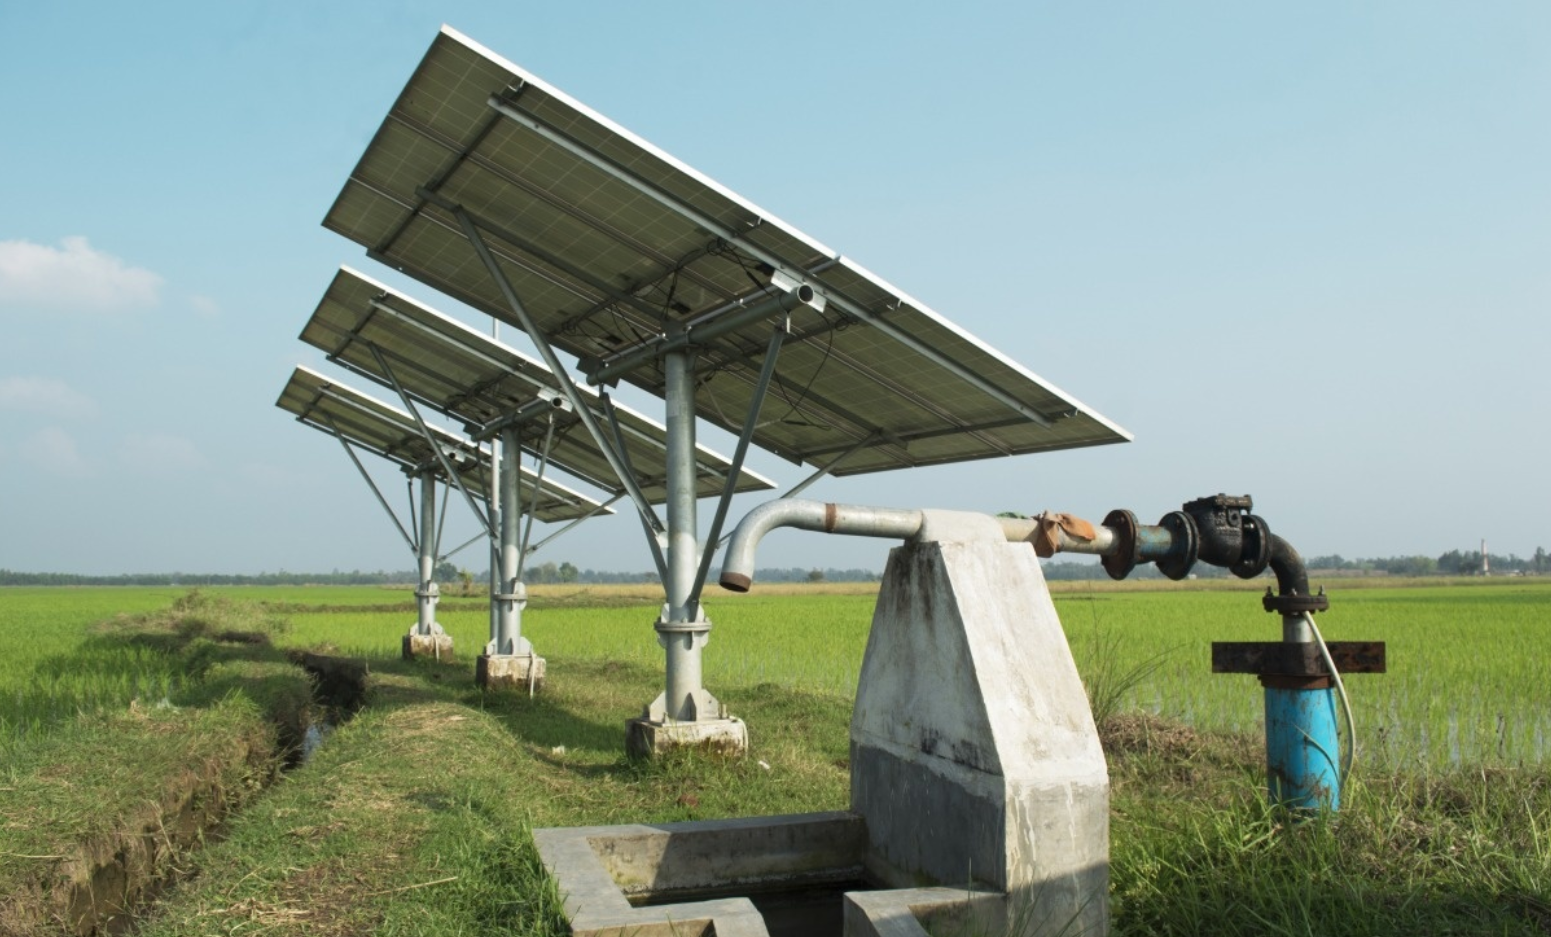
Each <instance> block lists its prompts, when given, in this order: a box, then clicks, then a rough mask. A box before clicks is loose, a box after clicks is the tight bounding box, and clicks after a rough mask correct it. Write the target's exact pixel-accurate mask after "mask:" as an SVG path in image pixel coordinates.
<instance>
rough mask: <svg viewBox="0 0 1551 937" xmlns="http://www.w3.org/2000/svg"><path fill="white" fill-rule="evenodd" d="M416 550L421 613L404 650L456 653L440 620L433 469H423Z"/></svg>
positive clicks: (407, 653)
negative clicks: (438, 612) (437, 611)
mask: <svg viewBox="0 0 1551 937" xmlns="http://www.w3.org/2000/svg"><path fill="white" fill-rule="evenodd" d="M419 534H420V536H419V541H418V542H417V543H416V544H415V554H416V556H417V557H418V559H419V563H420V570H419V573H420V582H419V584H418V585H417V586H416V587H415V605H416V607H417V608H418V610H419V615H418V617H417V620H416V621H415V624H414V626H413V627H411V628H410V629H409V634H406V635H404V643H403V650H402V653H403V655H404V657H405V659H408V658H411V657H434V658H436V659H438V660H440V659H441V658H443V657H451V656H452V637H451V636H450V635H448V634H447V632H445V631H443V630H442V626H441V625H440V624H439V623H438V622H437V620H436V602H437V600H438V599H439V598H440V590H439V589H438V588H437V586H436V476H435V475H434V474H433V473H432V472H431V470H430V469H426V470H425V471H423V472H421V473H420V531H419Z"/></svg>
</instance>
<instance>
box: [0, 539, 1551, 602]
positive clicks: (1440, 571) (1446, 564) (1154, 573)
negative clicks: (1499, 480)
mask: <svg viewBox="0 0 1551 937" xmlns="http://www.w3.org/2000/svg"><path fill="white" fill-rule="evenodd" d="M1304 563H1305V565H1306V566H1307V567H1308V568H1309V569H1311V570H1339V571H1342V572H1347V573H1352V574H1357V575H1362V574H1371V575H1385V576H1476V575H1480V573H1481V551H1480V550H1450V551H1449V552H1447V553H1444V554H1442V555H1440V556H1437V557H1430V556H1420V555H1418V556H1391V557H1385V558H1377V557H1376V558H1373V559H1361V558H1359V559H1355V560H1349V559H1346V558H1345V557H1343V556H1341V555H1339V554H1334V553H1333V554H1330V555H1328V556H1315V557H1309V558H1307V559H1305V561H1304ZM1487 565H1488V567H1489V569H1488V571H1489V572H1491V573H1492V574H1494V575H1504V574H1510V573H1514V574H1521V575H1523V574H1535V575H1539V574H1544V573H1551V555H1548V554H1547V553H1546V550H1545V548H1544V547H1537V548H1536V549H1535V553H1534V555H1533V556H1531V557H1529V558H1528V559H1525V558H1523V557H1520V556H1518V555H1517V554H1513V553H1510V554H1508V555H1507V556H1499V555H1498V554H1496V553H1489V554H1488V555H1487ZM1043 566H1044V571H1045V578H1046V579H1049V580H1087V579H1108V578H1109V575H1108V574H1107V573H1105V572H1104V568H1103V567H1102V566H1100V565H1099V564H1098V563H1097V562H1093V561H1087V562H1084V561H1074V560H1069V559H1056V560H1044V561H1043ZM719 573H720V570H717V569H713V570H712V571H711V579H712V581H715V579H716V578H717V576H718V574H719ZM1191 575H1193V576H1195V577H1196V578H1198V579H1220V578H1224V577H1226V576H1228V575H1229V573H1228V571H1227V570H1226V569H1223V568H1221V567H1217V566H1210V565H1207V564H1206V563H1197V564H1196V566H1195V568H1194V569H1192V570H1191ZM418 578H419V577H418V575H417V574H416V573H415V572H414V571H413V570H407V569H406V570H392V571H390V570H376V571H374V572H362V571H361V570H358V569H353V570H350V571H349V572H341V571H339V570H337V569H336V570H334V571H333V572H331V573H293V572H287V571H285V570H280V571H279V572H274V573H258V574H255V575H239V574H230V573H122V574H119V575H117V576H83V575H79V574H76V573H20V572H15V571H12V570H9V569H0V586H174V587H176V586H384V585H402V584H406V583H413V582H415V581H416V580H417V579H418ZM436 578H437V580H438V581H440V582H442V583H444V584H454V583H459V584H462V585H463V587H464V589H465V591H467V590H468V589H469V588H471V587H472V586H473V583H476V582H478V583H487V582H489V581H490V572H489V570H484V571H481V572H479V573H477V574H476V573H472V572H470V571H468V570H466V569H459V568H458V567H456V566H454V565H453V564H451V563H445V562H444V563H442V564H440V565H438V566H437V567H436ZM879 578H880V577H879V574H878V573H876V572H874V571H873V570H870V569H835V568H833V567H829V568H825V569H816V568H813V567H806V566H792V567H788V568H770V569H759V570H756V571H755V573H754V579H755V581H757V582H877V581H878V579H879ZM1128 578H1131V579H1161V578H1163V574H1162V573H1160V572H1158V568H1157V567H1156V566H1154V565H1153V564H1151V563H1144V564H1139V565H1138V566H1137V567H1136V569H1135V570H1133V571H1132V573H1131V575H1130V576H1129V577H1128ZM523 581H524V582H526V583H529V584H530V585H547V584H551V583H569V582H574V583H588V584H607V583H642V582H657V581H658V576H657V573H656V572H655V571H650V570H649V571H646V572H615V571H612V570H599V569H578V568H577V567H576V565H575V564H573V563H571V562H569V561H565V562H560V563H555V562H552V561H551V562H545V563H541V564H537V565H534V566H529V567H528V568H527V569H526V570H525V571H524V574H523Z"/></svg>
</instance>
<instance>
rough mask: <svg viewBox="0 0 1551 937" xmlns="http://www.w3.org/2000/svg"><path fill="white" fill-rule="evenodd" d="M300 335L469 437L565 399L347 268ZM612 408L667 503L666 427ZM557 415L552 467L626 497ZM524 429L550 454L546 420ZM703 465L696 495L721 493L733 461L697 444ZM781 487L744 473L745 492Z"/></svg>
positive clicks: (570, 416)
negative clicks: (541, 401)
mask: <svg viewBox="0 0 1551 937" xmlns="http://www.w3.org/2000/svg"><path fill="white" fill-rule="evenodd" d="M301 338H302V341H304V342H307V343H308V344H310V345H313V346H315V347H317V348H319V349H321V350H322V351H323V352H324V353H326V354H327V355H328V356H329V358H330V360H333V361H335V362H337V363H339V364H341V365H343V366H345V367H347V368H350V369H351V370H353V371H356V372H357V373H360V374H363V375H366V376H368V377H370V378H372V379H373V380H377V381H380V382H384V383H391V381H393V380H396V381H397V382H398V383H399V384H400V385H401V386H402V387H403V388H404V389H405V390H406V391H407V392H408V393H409V394H410V395H411V396H412V397H414V398H416V399H418V400H420V401H422V402H424V403H426V404H428V405H430V406H432V407H434V408H436V409H437V410H440V411H442V412H443V413H446V414H448V415H450V416H452V417H454V418H456V419H458V420H461V421H463V422H464V423H465V424H466V425H467V426H468V427H469V429H470V431H471V432H474V431H475V430H477V429H478V428H480V427H484V426H488V425H491V424H494V423H495V422H496V421H498V420H501V419H502V418H504V417H506V416H508V415H510V414H511V413H513V412H514V411H516V410H517V409H519V408H521V407H522V406H524V405H525V404H528V403H531V402H532V401H534V400H535V399H537V398H539V397H540V396H543V395H548V396H550V397H557V396H559V391H558V390H556V388H558V387H559V383H558V379H557V378H556V377H555V375H553V374H552V373H550V371H549V369H547V368H545V367H544V365H543V364H541V363H540V362H538V361H536V360H534V359H532V358H530V357H528V356H527V355H524V354H522V353H521V352H519V351H517V350H516V349H514V348H510V347H508V346H507V345H504V344H502V343H500V342H498V341H496V340H495V339H493V338H490V337H489V336H487V335H483V334H481V333H479V332H478V331H476V330H474V329H471V328H469V327H468V326H466V325H464V324H463V323H461V322H459V321H457V320H456V319H452V318H449V317H448V316H445V315H442V314H441V313H439V312H437V311H435V310H434V309H431V308H429V307H427V306H424V305H422V304H420V303H418V302H416V301H415V300H413V299H411V298H409V297H408V296H405V295H404V294H402V293H400V292H398V291H397V290H394V289H392V288H391V287H388V286H385V285H383V284H382V283H379V282H377V281H376V280H373V279H371V278H370V277H367V276H364V275H363V274H360V273H357V272H356V271H354V270H351V269H350V268H349V267H344V268H341V269H340V271H339V272H338V273H337V274H336V275H335V277H334V280H333V282H332V283H330V284H329V287H328V290H327V291H326V292H325V293H324V295H323V299H322V301H320V302H319V303H318V307H317V309H316V311H314V312H313V314H312V318H311V319H310V320H308V322H307V325H306V326H305V327H304V328H303V329H302V334H301ZM374 349H375V351H374ZM377 353H380V354H381V355H382V361H379V360H378V357H377ZM383 363H386V364H387V366H388V369H389V371H391V377H390V376H389V375H388V374H385V373H384V369H383V367H382V364H383ZM580 390H581V391H582V397H583V399H584V400H585V401H587V402H588V404H589V405H590V406H591V408H592V409H593V412H594V413H596V414H598V416H599V417H600V418H602V419H606V414H605V410H604V408H603V405H602V401H601V400H600V398H599V395H598V394H596V393H593V392H591V391H589V390H587V389H586V388H580ZM613 410H614V411H615V414H616V417H617V419H618V423H619V428H620V434H621V436H622V438H623V439H624V440H625V443H626V452H627V454H628V456H629V461H630V465H631V466H632V467H633V468H634V469H635V471H636V472H637V476H636V480H637V483H638V484H639V485H640V487H641V490H642V492H643V493H644V494H645V495H646V497H647V499H648V500H649V501H652V502H653V503H660V502H662V501H664V500H666V498H667V486H666V480H665V467H666V461H667V454H666V453H667V441H666V440H667V437H666V430H665V428H664V427H663V426H662V424H660V423H658V422H656V421H655V420H652V419H650V418H648V417H646V416H643V415H641V414H639V413H637V412H636V411H634V410H631V409H630V408H628V407H626V406H624V405H622V404H618V403H615V404H613ZM555 417H556V425H555V433H554V438H553V440H552V442H551V444H550V445H551V448H550V461H551V462H552V463H553V464H554V465H556V466H558V467H559V468H561V469H564V470H565V471H567V472H569V473H571V474H572V475H575V476H577V477H578V478H581V479H583V480H585V481H587V482H589V483H590V484H593V485H596V486H598V487H600V488H605V489H609V490H618V488H619V481H618V479H617V478H616V477H615V475H614V472H613V470H612V469H611V468H610V466H609V463H608V460H607V459H606V458H605V457H604V455H603V453H602V452H600V451H599V449H598V446H597V444H596V442H594V440H593V439H592V437H591V436H589V435H588V433H587V429H586V427H585V426H583V425H582V423H581V421H580V420H579V419H578V418H577V416H576V415H575V414H574V413H570V412H565V411H557V412H556V413H555ZM520 431H521V433H522V441H523V445H524V447H525V448H527V449H529V450H530V451H534V452H537V451H539V450H541V449H542V447H543V445H544V441H545V436H546V424H545V422H544V421H538V420H535V421H530V422H528V423H526V424H524V425H523V426H522V427H521V428H520ZM695 461H696V493H697V494H698V495H699V496H701V497H708V496H713V495H719V494H721V493H722V489H723V486H724V484H725V482H726V478H727V473H728V471H729V470H730V469H731V465H730V464H729V463H728V461H727V459H726V458H724V457H723V456H721V455H719V454H717V453H715V452H712V451H711V450H710V449H707V448H705V447H704V446H698V447H696V460H695ZM773 487H774V483H773V482H771V481H770V480H768V479H766V478H764V477H763V476H761V475H759V474H757V473H755V472H751V471H749V470H747V469H744V470H743V472H742V473H741V474H740V476H739V484H738V487H737V490H738V491H761V490H765V489H769V488H773Z"/></svg>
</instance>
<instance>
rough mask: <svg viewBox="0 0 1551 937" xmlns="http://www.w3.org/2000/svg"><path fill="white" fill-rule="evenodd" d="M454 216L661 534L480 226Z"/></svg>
mask: <svg viewBox="0 0 1551 937" xmlns="http://www.w3.org/2000/svg"><path fill="white" fill-rule="evenodd" d="M451 212H452V216H453V217H454V218H456V219H458V224H459V225H461V226H462V228H463V233H464V236H465V237H467V238H468V241H469V244H470V245H471V246H473V248H474V252H475V253H476V254H478V255H479V259H480V262H481V263H483V264H484V265H485V269H486V270H487V271H488V272H489V273H490V277H491V279H493V280H495V283H496V286H497V287H498V288H499V289H500V291H501V295H502V297H503V298H504V299H505V300H506V305H507V306H508V307H510V308H511V311H512V315H513V316H515V317H516V318H517V321H518V323H519V324H520V325H521V326H522V330H523V331H525V332H527V333H528V337H529V338H531V339H532V340H533V344H534V347H536V348H537V349H538V352H539V357H541V358H543V359H544V364H545V366H546V367H548V368H549V370H550V371H551V372H552V373H553V374H554V375H555V377H556V378H557V379H558V380H559V382H560V391H561V392H562V393H564V394H565V396H566V399H567V400H569V401H570V402H571V409H572V410H574V411H576V415H577V416H578V417H580V418H581V420H582V425H584V426H586V427H587V432H588V433H590V434H591V435H592V438H593V441H594V442H596V443H597V444H598V448H599V449H600V450H601V451H602V452H603V457H604V458H605V459H607V460H608V463H609V467H610V468H612V469H613V470H614V474H615V475H617V476H619V483H620V484H621V485H623V486H624V487H625V490H626V491H627V492H629V493H630V500H631V501H632V502H634V503H635V506H636V510H637V511H639V512H640V513H641V521H642V523H644V524H646V525H647V528H648V529H649V530H651V531H652V532H653V533H654V534H657V533H661V532H662V529H663V528H662V522H661V521H659V520H658V519H657V515H656V513H655V512H654V511H652V506H651V503H650V502H649V501H647V500H646V495H645V494H643V493H642V492H641V486H640V485H638V484H636V480H635V476H634V475H632V474H631V473H630V472H629V471H628V470H627V468H626V467H625V464H624V462H623V461H622V460H621V458H620V454H619V453H618V452H617V451H615V449H614V447H613V446H611V445H610V444H609V440H608V437H606V436H605V435H604V434H603V429H602V427H600V426H599V425H598V420H597V417H596V416H594V415H593V412H592V411H591V410H589V409H588V408H587V405H586V401H584V400H582V396H581V393H580V392H579V391H578V390H577V388H576V382H575V381H573V380H571V375H570V373H569V372H567V371H566V369H565V368H564V367H562V366H561V364H560V358H559V357H558V356H556V354H555V350H554V348H552V347H550V344H549V338H548V336H546V335H545V334H544V333H543V332H542V331H541V330H540V329H539V327H538V324H537V323H536V322H534V321H533V317H532V316H530V315H528V309H527V307H526V306H524V305H523V304H522V299H521V298H520V297H518V295H517V291H516V290H515V289H514V288H513V287H512V284H511V281H510V280H508V279H507V278H506V274H505V272H504V271H502V270H501V266H500V264H498V263H497V262H496V259H495V256H494V255H492V254H491V253H490V247H489V245H487V244H486V243H485V238H484V236H483V235H482V234H480V233H479V226H478V225H477V224H475V222H474V219H473V218H472V217H471V216H470V215H469V213H468V212H466V211H464V210H463V208H462V206H455V207H453V208H452V209H451Z"/></svg>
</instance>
